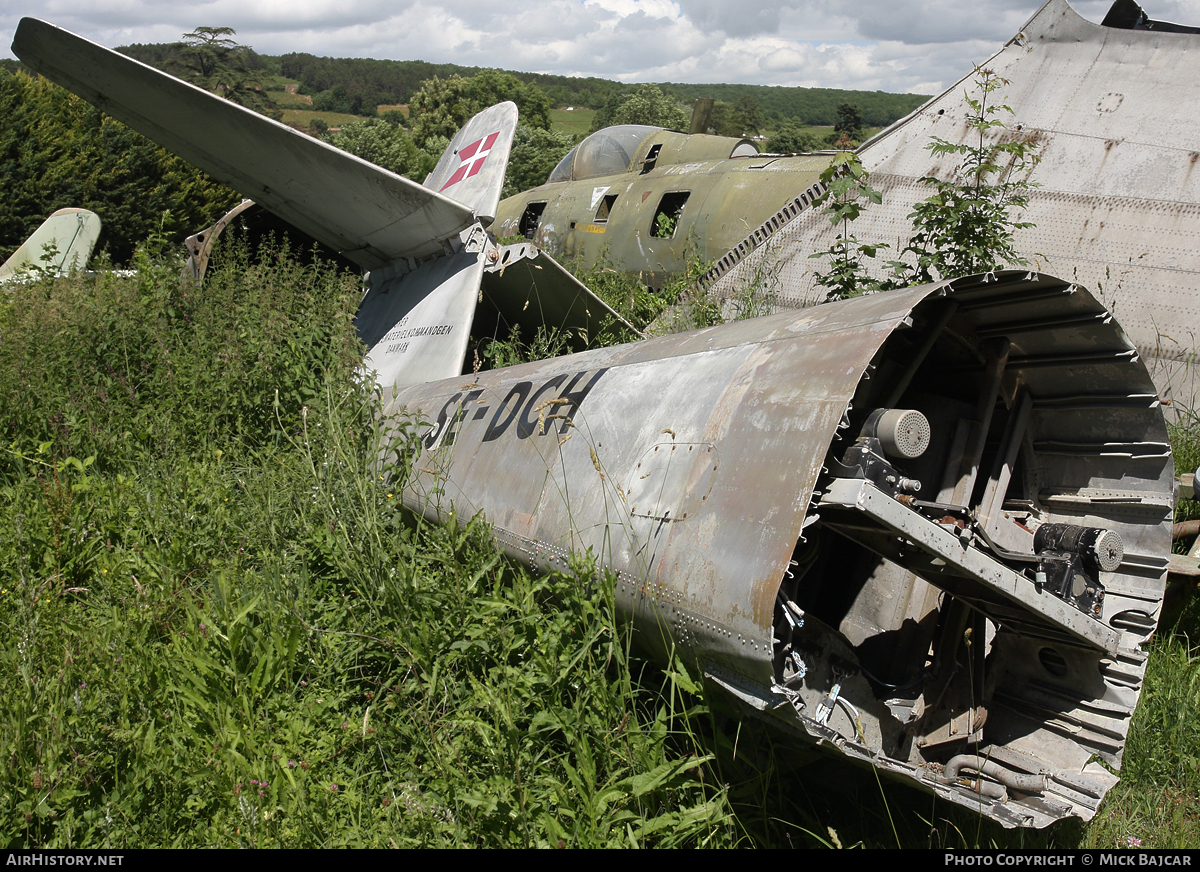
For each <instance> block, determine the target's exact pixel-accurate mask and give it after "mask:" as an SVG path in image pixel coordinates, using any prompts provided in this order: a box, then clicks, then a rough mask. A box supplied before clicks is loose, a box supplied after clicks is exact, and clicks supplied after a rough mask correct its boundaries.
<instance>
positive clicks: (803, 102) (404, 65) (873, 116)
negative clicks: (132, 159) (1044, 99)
mask: <svg viewBox="0 0 1200 872" xmlns="http://www.w3.org/2000/svg"><path fill="white" fill-rule="evenodd" d="M173 48H174V46H172V45H170V44H162V45H134V46H125V47H122V48H120V49H118V51H121V52H124V53H125V54H127V55H130V56H131V57H135V58H137V59H138V60H140V61H143V62H144V63H148V64H151V65H154V66H160V65H161V64H162V62H163V61H164V60H166V59H167V58H169V57H170V56H171V55H172V54H173ZM256 60H259V61H261V63H262V64H263V67H264V69H265V70H266V71H267V72H270V73H274V74H278V75H282V76H284V77H286V78H288V79H295V80H297V81H299V82H300V83H301V84H302V92H303V93H309V94H320V93H322V92H325V91H330V90H332V89H333V88H336V87H338V86H341V87H342V88H343V89H345V94H346V96H347V97H348V99H349V101H350V102H351V103H353V104H354V105H359V106H364V107H365V106H372V107H373V106H376V105H378V104H395V103H407V102H408V101H409V98H411V97H412V95H413V94H414V93H415V92H416V91H418V90H419V89H420V87H421V83H422V82H425V81H426V80H428V79H431V78H433V77H434V76H437V77H439V78H443V79H444V78H447V77H449V76H453V75H459V76H463V77H470V76H473V75H475V74H476V73H478V72H479V70H480V68H479V67H464V66H460V65H458V64H433V63H428V62H427V61H391V60H372V59H369V58H328V57H317V56H316V55H312V54H307V53H304V52H292V53H290V54H285V55H278V56H271V55H260V56H257V58H256ZM503 72H506V73H509V74H510V75H513V76H516V77H517V78H518V79H520V80H521V81H523V82H529V83H532V84H535V85H537V86H538V87H539V88H541V89H542V90H543V91H545V92H546V96H548V97H549V98H550V103H551V105H553V106H580V107H584V108H587V109H599V108H600V107H602V106H603V105H604V103H605V101H607V100H608V99H609V98H610V97H612V96H613V95H614V94H616V93H619V92H623V91H630V90H632V89H634V88H636V87H637V86H636V85H627V84H624V83H622V82H614V81H611V80H609V79H598V78H594V77H592V78H579V77H572V76H554V75H548V74H545V73H524V72H520V71H517V70H504V71H503ZM659 87H661V88H662V89H663V91H665V92H667V93H669V94H672V95H674V96H675V97H677V98H678V99H679V100H682V101H684V102H687V103H691V102H693V101H694V100H695V99H696V98H697V97H712V98H714V99H716V100H721V101H724V102H726V103H734V102H736V101H737V98H738V97H740V96H742V95H743V94H750V95H751V96H753V97H754V99H755V100H756V101H757V102H758V105H759V107H760V108H761V109H762V112H763V116H764V117H765V119H766V120H767V122H768V123H769V124H775V123H778V122H781V121H787V120H790V119H796V120H798V121H799V122H800V123H801V124H806V125H830V126H831V125H833V124H834V123H835V122H836V121H837V107H838V106H839V105H840V104H842V103H853V104H855V105H857V106H858V108H859V110H860V111H861V112H862V118H863V122H864V123H865V124H866V125H867V126H869V127H883V126H885V125H888V124H891V123H892V122H893V121H895V120H897V119H898V118H903V117H904V116H905V115H907V114H908V113H909V112H911V111H912V110H913V109H915V108H917V107H918V106H920V105H921V104H922V103H924V102H925V101H926V100H927V99H929V98H928V96H925V95H920V94H888V93H885V92H883V91H842V90H838V89H835V88H785V87H779V86H770V85H728V84H718V85H689V84H683V83H675V82H665V83H660V84H659Z"/></svg>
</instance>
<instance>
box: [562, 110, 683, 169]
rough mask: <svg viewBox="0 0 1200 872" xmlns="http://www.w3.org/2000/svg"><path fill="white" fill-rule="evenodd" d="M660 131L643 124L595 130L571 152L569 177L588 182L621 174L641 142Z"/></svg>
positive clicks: (630, 161)
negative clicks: (571, 163)
mask: <svg viewBox="0 0 1200 872" xmlns="http://www.w3.org/2000/svg"><path fill="white" fill-rule="evenodd" d="M661 129H662V128H660V127H648V126H646V125H644V124H622V125H619V126H617V127H606V128H604V129H603V130H597V131H596V132H595V133H593V134H592V135H591V136H589V137H588V138H587V139H585V140H584V141H583V142H581V143H579V145H578V147H577V148H576V149H575V161H574V166H573V168H572V170H573V171H572V173H571V178H573V179H576V180H578V179H592V178H595V177H596V176H610V175H613V174H614V173H623V172H625V171H626V170H628V169H629V165H630V164H631V163H632V162H633V158H634V155H636V154H637V150H638V146H639V145H641V144H642V141H643V140H644V139H645V138H646V137H647V136H650V135H651V134H654V133H657V132H658V131H659V130H661ZM557 172H558V169H557V168H556V169H555V173H557ZM552 175H553V174H552Z"/></svg>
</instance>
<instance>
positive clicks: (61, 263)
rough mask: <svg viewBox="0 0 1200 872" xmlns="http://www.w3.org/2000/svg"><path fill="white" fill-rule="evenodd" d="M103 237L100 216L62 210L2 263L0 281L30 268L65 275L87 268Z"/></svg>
mask: <svg viewBox="0 0 1200 872" xmlns="http://www.w3.org/2000/svg"><path fill="white" fill-rule="evenodd" d="M99 236H100V217H99V216H98V215H97V214H96V213H95V212H89V211H88V210H87V209H59V210H58V211H57V212H55V213H54V214H53V215H51V216H50V217H49V218H47V219H46V220H45V221H43V222H42V224H41V226H40V227H38V229H37V230H35V231H33V233H32V234H31V235H30V237H29V238H28V239H26V240H25V242H24V243H23V244H22V245H21V247H20V248H18V249H17V250H16V251H14V252H13V253H12V256H11V257H9V259H8V260H6V261H5V262H4V264H3V265H0V282H2V281H6V280H8V279H11V278H14V277H16V276H20V275H22V274H25V273H29V272H31V271H41V272H43V273H53V274H55V275H65V274H66V273H69V272H70V271H71V270H73V269H87V263H88V258H90V257H91V256H92V249H93V248H95V247H96V239H97V238H98V237H99Z"/></svg>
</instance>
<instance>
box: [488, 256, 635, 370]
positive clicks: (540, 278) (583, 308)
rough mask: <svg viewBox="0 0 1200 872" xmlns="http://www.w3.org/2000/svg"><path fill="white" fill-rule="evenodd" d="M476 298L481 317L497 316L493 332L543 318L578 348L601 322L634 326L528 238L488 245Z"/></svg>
mask: <svg viewBox="0 0 1200 872" xmlns="http://www.w3.org/2000/svg"><path fill="white" fill-rule="evenodd" d="M493 252H494V255H493ZM481 303H483V304H484V307H485V308H486V309H487V310H488V311H487V312H481V314H480V318H481V321H482V320H483V319H486V318H488V317H497V318H498V323H497V331H496V335H499V336H502V337H506V336H507V335H508V332H509V330H510V329H511V328H512V327H514V326H516V325H523V326H526V327H528V326H532V325H538V324H544V325H546V326H547V327H552V328H555V329H556V330H558V331H560V332H561V333H563V334H565V335H566V336H567V337H568V340H569V341H570V342H572V344H573V346H575V343H576V342H578V345H577V346H575V347H577V348H584V347H586V346H587V344H588V340H589V337H594V336H596V335H597V334H598V333H599V331H600V328H601V327H602V326H603V325H604V324H605V322H615V323H619V324H622V325H624V326H625V327H626V328H627V329H628V330H629V331H630V332H632V333H635V334H636V333H637V332H638V331H636V330H635V329H634V328H633V326H632V325H631V324H629V322H628V321H626V320H625V319H624V318H622V317H621V316H620V315H618V314H617V313H616V312H614V311H613V309H612V307H611V306H609V305H608V304H607V303H605V302H604V301H603V300H601V299H600V298H599V297H597V296H596V295H595V294H594V293H593V292H592V291H591V290H589V289H588V288H587V286H586V285H584V284H583V283H582V282H580V281H579V279H577V278H575V276H573V275H571V273H569V272H568V271H567V270H566V269H565V268H564V267H563V266H562V265H561V264H560V263H558V261H556V260H554V258H552V257H550V256H549V255H548V254H546V253H545V252H543V251H542V250H541V249H539V248H538V247H537V246H535V245H531V244H529V243H520V244H517V245H504V246H501V247H499V248H498V249H492V250H491V251H489V254H488V259H487V263H486V266H485V267H484V276H483V299H482V300H481ZM579 340H582V341H581V342H579Z"/></svg>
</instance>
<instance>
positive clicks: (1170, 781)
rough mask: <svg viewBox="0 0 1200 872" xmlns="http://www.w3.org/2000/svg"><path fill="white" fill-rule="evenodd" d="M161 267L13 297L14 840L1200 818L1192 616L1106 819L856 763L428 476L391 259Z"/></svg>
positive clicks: (5, 594)
mask: <svg viewBox="0 0 1200 872" xmlns="http://www.w3.org/2000/svg"><path fill="white" fill-rule="evenodd" d="M139 266H140V272H139V274H138V276H136V277H127V278H119V277H115V276H112V275H99V276H96V277H93V278H84V277H76V278H71V279H60V280H47V281H43V282H40V283H37V284H33V285H27V286H24V287H22V288H21V289H20V292H19V294H13V295H9V296H6V297H5V298H4V299H3V300H2V301H0V336H2V337H3V339H4V341H3V342H0V402H2V403H3V409H2V410H0V420H4V421H10V422H11V424H9V425H8V426H7V427H6V430H5V432H4V434H3V451H2V452H0V623H2V624H3V628H4V630H5V632H4V633H3V634H0V659H2V660H3V662H4V663H6V664H7V668H6V669H4V670H0V736H2V737H3V738H2V740H0V741H2V742H3V747H4V748H5V751H6V753H5V755H4V757H3V759H2V760H0V784H2V789H0V836H2V837H3V838H4V840H5V842H6V843H7V844H10V845H16V846H20V845H31V846H33V845H47V846H53V845H61V846H67V845H70V846H81V847H111V848H128V847H136V846H154V845H173V846H200V845H219V846H236V845H258V846H273V845H286V846H289V847H300V846H318V845H319V846H334V845H356V846H357V845H363V846H372V845H373V846H381V847H386V846H393V845H395V846H408V845H471V846H492V845H494V846H500V845H531V846H533V845H544V846H551V847H552V846H555V845H559V844H563V845H569V846H603V845H614V846H615V845H633V844H638V845H642V844H646V845H673V844H683V845H715V846H727V845H737V844H745V845H775V846H786V845H794V846H818V845H836V844H844V845H847V846H851V845H868V846H889V845H895V844H904V845H915V846H924V847H944V846H968V845H1010V844H1017V843H1023V844H1025V845H1034V844H1047V845H1067V846H1074V845H1101V846H1104V847H1112V846H1117V845H1120V846H1123V845H1124V844H1125V840H1126V839H1127V838H1130V837H1136V838H1139V839H1141V840H1142V843H1143V844H1144V845H1145V846H1147V847H1151V846H1165V845H1172V844H1195V843H1196V841H1197V840H1198V838H1200V837H1198V836H1197V820H1196V817H1195V813H1194V807H1192V806H1191V805H1189V804H1188V803H1187V801H1186V797H1189V796H1193V795H1194V794H1195V791H1196V789H1197V788H1198V787H1200V785H1198V784H1197V779H1198V778H1200V771H1198V770H1197V769H1196V767H1195V766H1194V757H1195V752H1194V749H1195V747H1196V743H1197V741H1198V739H1197V737H1196V735H1195V730H1196V724H1197V723H1200V717H1197V713H1196V711H1195V704H1196V701H1197V696H1196V694H1195V687H1196V680H1197V679H1196V675H1197V673H1198V672H1200V664H1198V663H1197V657H1196V654H1195V652H1194V650H1193V649H1190V648H1189V647H1188V646H1187V645H1186V644H1182V643H1180V642H1178V641H1175V640H1172V639H1169V638H1165V637H1164V638H1163V640H1162V641H1160V642H1159V643H1158V644H1157V645H1156V646H1155V651H1154V656H1153V657H1152V658H1151V674H1150V677H1149V682H1148V685H1147V690H1146V693H1145V696H1144V698H1143V704H1142V706H1141V707H1140V708H1139V710H1138V714H1137V716H1136V717H1135V720H1134V725H1133V730H1132V732H1131V736H1130V742H1129V750H1128V751H1127V754H1126V767H1125V769H1126V778H1127V779H1128V782H1127V783H1125V784H1122V785H1121V786H1119V787H1118V788H1117V790H1116V791H1115V792H1114V794H1113V797H1112V798H1111V799H1110V800H1109V801H1108V802H1107V803H1106V805H1105V806H1104V807H1103V808H1102V812H1101V816H1100V817H1099V818H1098V820H1097V823H1096V824H1093V825H1092V826H1091V827H1086V828H1085V827H1082V826H1080V825H1078V824H1073V823H1067V824H1064V825H1061V826H1059V827H1055V828H1051V829H1050V830H1047V831H1044V832H1041V833H1028V832H1027V833H1015V832H1013V831H1003V830H1001V829H1000V828H999V827H998V826H995V825H992V824H988V823H984V822H981V821H979V820H978V819H977V818H975V817H974V816H972V815H971V814H970V813H969V812H967V811H965V810H962V809H957V808H952V807H948V806H946V805H945V804H944V803H939V802H938V801H937V800H935V799H933V798H931V797H928V796H924V795H922V794H919V793H916V792H914V791H912V790H909V789H907V788H904V787H898V786H893V785H890V784H887V783H884V784H880V782H879V781H878V780H877V779H876V777H875V775H874V774H873V773H871V772H869V771H860V770H857V769H854V768H852V767H848V766H847V765H845V764H844V763H839V762H832V763H830V764H829V766H828V767H827V768H826V767H825V766H824V765H823V764H818V765H817V766H815V767H809V768H806V769H805V770H803V772H801V773H799V774H795V773H790V772H789V771H788V770H787V769H785V768H782V767H781V766H780V765H779V762H778V758H777V756H776V748H775V747H774V745H773V737H772V736H770V735H769V734H764V733H761V732H759V731H758V730H757V729H756V728H755V727H754V725H753V724H751V723H743V724H741V725H738V724H737V723H736V722H734V723H728V722H721V721H719V720H716V721H715V720H713V719H712V718H711V717H710V715H708V714H707V713H706V712H705V711H704V709H703V706H702V704H701V703H700V701H699V696H698V694H699V688H698V687H697V686H696V684H695V683H694V682H693V679H692V678H691V677H690V676H689V674H688V670H687V669H686V668H685V666H684V665H683V664H682V663H678V662H677V663H676V664H675V666H674V668H672V669H670V670H667V671H666V672H662V671H659V670H657V669H653V668H650V667H648V666H646V665H645V664H644V663H641V662H639V661H638V660H637V659H636V658H634V657H632V656H631V655H630V653H629V650H628V643H629V636H628V635H627V631H626V630H623V629H621V625H619V624H618V623H617V622H616V616H615V613H614V606H613V601H612V591H611V587H609V586H608V585H607V584H606V583H604V582H603V580H601V579H597V578H596V577H595V576H594V573H593V570H592V568H591V566H590V565H589V564H588V563H587V561H586V555H584V556H582V559H581V560H580V561H579V562H578V563H577V564H576V569H575V571H574V572H573V573H571V574H565V575H564V574H556V575H550V576H546V577H542V578H532V577H530V576H529V575H528V574H527V573H526V572H525V571H524V570H522V569H521V568H519V567H517V566H515V565H513V564H512V563H510V562H509V561H507V560H506V559H505V558H503V557H502V556H500V555H498V554H497V553H496V552H495V551H494V550H493V549H492V547H491V546H490V544H489V543H488V540H487V536H486V535H485V531H486V529H487V528H486V526H485V525H484V524H483V523H482V522H481V521H480V520H478V519H476V520H469V519H461V520H462V521H463V522H464V523H462V524H457V523H451V524H449V525H448V526H445V527H442V526H437V525H429V524H426V523H422V522H420V521H418V520H417V519H414V518H413V517H412V516H410V515H408V514H407V513H405V512H403V511H402V510H400V509H399V507H398V505H397V499H396V495H397V493H398V491H397V488H398V486H399V485H400V484H401V483H402V481H403V478H404V475H405V470H406V465H405V464H406V462H407V458H408V457H409V456H411V452H410V448H411V447H412V444H413V443H412V442H411V441H410V440H411V436H412V432H413V431H412V430H411V427H410V424H408V423H407V422H404V421H399V422H395V429H396V430H397V432H395V433H394V434H393V435H395V436H396V441H394V442H392V443H391V444H392V448H393V450H392V451H390V452H386V453H385V452H384V451H383V450H382V442H381V438H382V433H381V432H380V431H379V430H378V429H377V428H376V427H375V426H374V419H373V414H372V409H373V399H372V392H371V391H370V389H369V388H368V387H366V386H364V385H363V384H362V383H361V381H359V380H358V379H357V378H356V376H355V364H356V361H357V360H358V357H357V354H358V349H357V346H356V342H355V338H354V334H353V331H352V330H351V328H350V314H351V312H352V310H353V307H354V305H355V302H356V300H357V296H358V294H357V283H356V282H355V281H353V280H352V279H349V278H347V277H344V276H338V275H336V274H332V273H329V272H328V271H325V270H323V269H320V268H315V267H299V266H296V265H293V264H291V263H288V262H286V261H283V260H279V259H273V260H272V259H268V260H267V261H266V262H264V263H261V264H259V265H252V264H248V263H246V262H244V261H243V260H241V259H240V258H238V257H232V258H230V259H228V260H226V262H225V263H224V265H223V266H222V265H217V266H215V267H214V270H213V271H212V272H211V273H210V275H209V279H208V282H207V284H206V285H205V287H204V288H203V289H196V288H190V287H188V286H186V285H181V284H180V283H179V281H178V279H177V272H176V269H175V265H172V264H166V265H161V266H155V264H154V261H153V260H152V259H151V258H149V257H148V256H143V257H141V258H139ZM700 271H702V266H700V265H697V266H696V267H695V270H694V272H696V273H698V272H700ZM693 277H694V276H693ZM588 281H589V283H591V284H593V285H594V286H596V287H597V288H598V289H599V290H601V292H602V293H604V294H605V295H606V296H607V297H608V298H609V299H610V300H612V301H613V302H615V303H617V304H618V305H621V306H622V308H623V311H625V312H626V313H627V314H628V315H629V316H630V317H633V318H635V319H637V320H638V321H639V322H640V323H647V322H650V321H656V322H657V323H658V324H659V325H660V328H663V329H677V328H682V327H691V326H700V325H702V324H704V323H714V322H715V321H717V320H719V319H720V318H721V317H722V315H721V314H720V312H719V310H718V309H717V308H714V306H715V304H714V303H713V302H712V301H710V300H707V298H705V297H704V296H703V295H702V294H700V293H699V292H697V291H696V290H695V289H694V286H692V287H691V289H690V290H689V286H688V285H687V283H686V282H685V281H681V282H680V284H679V285H678V287H676V288H674V289H666V290H665V291H664V292H660V294H657V295H656V294H653V293H651V292H650V291H648V289H646V288H644V287H643V286H640V285H636V284H633V283H631V280H630V279H629V278H628V277H625V276H622V275H620V274H617V273H615V272H613V271H611V270H604V269H602V268H601V269H597V270H596V271H595V272H594V273H593V274H592V275H590V276H588ZM664 296H665V297H666V298H669V299H671V300H674V302H676V303H682V304H683V307H682V309H683V314H671V312H670V311H669V310H668V309H667V307H665V306H664V299H663V297H664ZM671 308H672V309H673V310H675V311H676V312H677V313H678V312H679V311H680V308H681V307H679V306H675V307H671ZM749 314H753V313H749ZM664 315H666V316H667V317H668V319H675V322H674V324H667V323H665V322H664V321H663V317H664ZM729 316H730V317H736V313H730V314H729ZM535 344H537V343H535ZM552 348H553V343H552V342H542V343H541V344H540V345H539V346H538V348H535V349H533V353H535V354H544V353H546V352H547V351H550V350H552ZM539 349H540V350H539ZM510 350H511V349H510ZM503 353H507V352H506V351H505V350H504V349H500V348H497V349H495V352H494V353H493V355H492V356H493V358H494V359H495V362H496V363H497V364H502V363H506V362H511V361H512V360H513V359H515V358H512V357H508V358H505V357H503V356H502V354H503ZM276 392H278V393H276ZM34 394H36V396H37V397H38V400H36V401H35V400H32V399H30V397H31V396H32V395H34ZM381 456H384V458H385V462H384V464H383V465H382V466H381V467H380V466H377V465H374V464H373V461H375V460H376V458H379V457H381ZM1185 621H1187V622H1188V623H1187V624H1186V625H1187V626H1193V627H1194V625H1195V623H1196V615H1195V614H1194V613H1192V614H1190V616H1189V617H1186V618H1185ZM714 752H715V753H718V754H719V756H718V757H716V758H714V757H713V756H712V754H713V753H714ZM733 758H736V763H735V764H731V762H730V761H731V760H732V759H733ZM719 761H722V762H719Z"/></svg>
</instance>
